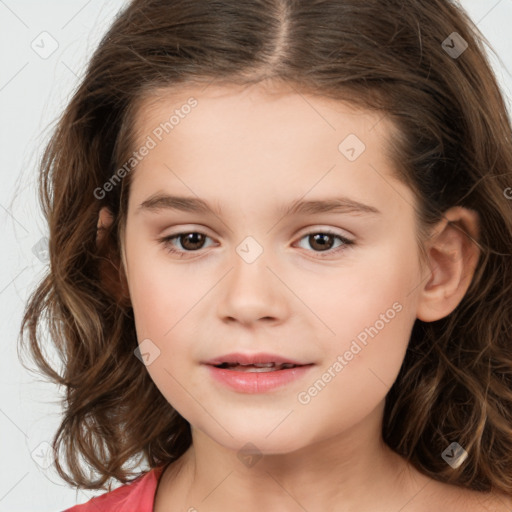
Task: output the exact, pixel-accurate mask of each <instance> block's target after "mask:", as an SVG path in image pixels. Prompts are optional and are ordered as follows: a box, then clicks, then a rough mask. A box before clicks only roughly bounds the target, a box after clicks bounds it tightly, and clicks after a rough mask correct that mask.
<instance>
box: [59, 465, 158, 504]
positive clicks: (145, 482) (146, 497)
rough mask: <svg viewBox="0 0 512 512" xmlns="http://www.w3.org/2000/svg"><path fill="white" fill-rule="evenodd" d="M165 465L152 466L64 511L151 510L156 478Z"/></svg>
mask: <svg viewBox="0 0 512 512" xmlns="http://www.w3.org/2000/svg"><path fill="white" fill-rule="evenodd" d="M164 468H165V466H160V467H158V468H153V469H152V470H150V471H148V472H147V473H144V474H143V475H141V476H139V477H138V478H136V479H135V480H134V481H133V482H130V483H129V484H125V485H121V486H120V487H117V488H116V489H114V490H112V491H110V492H106V493H104V494H101V495H100V496H96V497H94V498H92V499H90V500H89V501H87V502H86V503H82V504H81V505H75V506H74V507H71V508H68V509H66V510H65V511H64V512H107V511H108V512H132V511H133V510H137V511H138V512H152V510H153V503H154V500H155V492H156V488H157V485H158V480H159V478H160V476H161V474H162V472H163V470H164Z"/></svg>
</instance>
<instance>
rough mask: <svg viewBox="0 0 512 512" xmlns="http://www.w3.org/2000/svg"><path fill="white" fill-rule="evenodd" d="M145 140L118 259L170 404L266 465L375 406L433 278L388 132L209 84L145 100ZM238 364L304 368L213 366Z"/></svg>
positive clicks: (313, 103)
mask: <svg viewBox="0 0 512 512" xmlns="http://www.w3.org/2000/svg"><path fill="white" fill-rule="evenodd" d="M190 98H193V99H190ZM136 128H137V133H138V134H139V140H138V145H137V147H136V151H137V153H138V156H136V158H138V159H139V160H140V162H139V163H138V164H137V166H136V168H135V170H133V171H132V172H133V173H134V175H133V183H132V188H131V192H130V198H129V205H128V214H127V224H126V231H125V238H124V264H125V268H126V275H127V280H128V285H129V291H130V297H131V301H132V305H133V310H134V314H135V322H136V329H137V336H138V340H139V344H140V349H141V352H142V354H143V359H144V361H145V364H146V365H147V370H148V371H149V373H150V375H151V377H152V379H153V380H154V382H155V383H156V385H157V386H158V388H159V389H160V391H161V392H162V394H163V395H164V396H165V397H166V399H167V400H168V401H169V402H170V404H172V406H173V407H174V408H175V409H176V410H177V411H178V412H179V413H180V414H181V415H182V416H183V417H184V418H185V419H187V420H188V421H189V422H190V424H191V425H192V427H193V428H195V429H199V430H200V431H202V432H203V433H205V434H206V435H207V436H209V437H210V438H212V439H213V440H215V441H216V442H218V443H219V444H221V445H223V446H225V447H229V448H232V449H239V448H241V447H242V446H244V445H245V444H246V443H247V442H251V443H253V444H254V445H255V446H256V447H257V448H258V449H259V450H260V451H261V452H263V453H265V452H267V453H271V452H273V453H285V452H290V451H293V450H297V449H299V448H301V447H305V446H307V445H310V444H312V443H314V442H317V441H321V440H324V439H327V438H329V437H332V436H335V435H338V434H343V432H348V430H349V429H351V427H355V426H356V425H357V424H359V423H360V422H361V421H362V420H364V419H365V418H366V417H368V416H369V415H370V413H372V412H375V411H376V410H378V408H379V407H380V408H382V406H383V403H384V399H385V396H386V394H387V392H388V390H389V388H390V387H391V385H392V384H393V382H394V380H395V379H396V377H397V374H398V371H399V369H400V366H401V364H402V361H403V358H404V356H405V351H406V348H407V344H408V341H409V336H410V333H411V329H412V326H413V323H414V321H415V318H416V316H417V306H418V301H419V295H418V294H419V289H420V286H419V285H420V283H421V282H422V279H423V278H424V275H423V274H424V272H423V269H422V267H421V265H420V263H419V250H418V247H417V245H416V238H415V235H416V224H415V216H414V210H413V205H414V204H415V200H414V197H413V193H412V191H411V190H410V189H409V188H408V187H407V186H405V185H403V184H402V183H401V182H399V181H397V180H396V179H394V178H393V177H392V170H393V169H392V163H391V162H390V161H389V160H388V159H387V158H386V157H385V147H386V141H387V137H389V136H390V135H391V133H392V132H391V130H392V129H393V127H392V126H391V125H390V124H389V123H388V121H387V120H386V119H381V116H378V115H373V114H369V113H367V112H362V111H356V110H353V109H352V108H350V107H349V105H348V104H345V103H342V102H336V101H333V100H328V99H325V98H319V97H316V96H311V95H303V94H298V93H296V92H294V91H293V90H291V89H290V91H284V90H281V92H280V93H276V92H275V91H274V92H270V91H269V90H267V89H264V88H263V86H262V85H261V84H260V85H258V86H253V87H251V88H245V89H243V88H241V87H236V86H229V87H228V86H222V87H221V86H213V85H211V86H209V87H208V88H207V89H206V90H201V89H200V88H199V87H198V88H196V89H190V88H189V89H187V90H186V91H182V92H177V91H176V90H174V92H173V91H168V92H166V93H165V94H164V95H162V96H161V97H160V99H159V101H158V102H154V101H153V102H151V103H149V102H147V103H146V104H145V105H143V106H142V108H141V109H140V111H139V116H138V118H137V123H136ZM143 148H146V149H143ZM165 196H179V197H183V198H186V199H187V200H190V201H191V202H186V201H185V200H181V201H179V200H174V201H173V200H171V199H170V198H167V199H165ZM200 201H201V203H200ZM203 202H204V203H203ZM324 202H325V203H324ZM335 203H336V204H337V205H338V206H337V207H336V208H334V207H333V205H335ZM199 204H201V205H203V204H204V205H207V207H208V209H207V207H205V206H201V208H199V207H197V205H199ZM297 205H302V206H300V207H298V208H297V209H296V210H293V208H294V206H297ZM171 206H173V207H171ZM189 233H192V234H191V235H188V236H187V234H189ZM194 233H195V234H194ZM178 234H183V236H181V237H178V236H177V235H178ZM165 237H175V238H173V239H171V240H168V241H167V242H166V241H163V240H162V239H164V238H165ZM338 237H339V238H338ZM170 249H173V250H175V251H177V252H170ZM233 353H239V354H245V355H248V356H252V355H255V354H259V353H266V354H273V355H274V356H279V357H281V358H284V359H286V360H291V361H295V362H296V363H301V364H302V365H305V366H304V367H302V368H300V369H298V370H281V371H279V373H277V372H276V373H275V374H273V372H269V371H266V372H254V371H250V372H247V371H239V370H240V368H238V369H233V370H225V371H224V372H222V371H220V370H218V369H213V367H212V366H210V365H207V364H205V362H206V361H209V360H212V359H217V358H220V360H223V357H222V356H225V355H226V354H233ZM268 359H270V360H272V358H271V357H270V358H268ZM251 370H254V368H252V369H251ZM221 375H227V380H223V379H222V378H220V377H219V376H221ZM217 377H219V378H217ZM234 381H237V382H238V384H236V383H235V384H233V382H234ZM149 405H150V404H149Z"/></svg>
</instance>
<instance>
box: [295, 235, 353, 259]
mask: <svg viewBox="0 0 512 512" xmlns="http://www.w3.org/2000/svg"><path fill="white" fill-rule="evenodd" d="M302 240H307V243H308V244H309V246H310V247H311V248H312V249H313V252H317V253H326V255H330V254H334V253H337V252H338V251H342V250H344V249H346V247H347V246H349V245H352V244H353V243H354V242H353V241H352V240H349V239H347V238H345V237H343V236H341V235H338V234H336V233H331V232H329V231H319V232H316V233H308V234H307V235H305V236H303V237H302V238H301V241H302ZM336 240H339V242H340V243H339V244H338V245H337V246H336V247H334V244H335V242H336ZM333 247H334V248H333ZM310 252H311V251H310ZM322 256H323V254H322Z"/></svg>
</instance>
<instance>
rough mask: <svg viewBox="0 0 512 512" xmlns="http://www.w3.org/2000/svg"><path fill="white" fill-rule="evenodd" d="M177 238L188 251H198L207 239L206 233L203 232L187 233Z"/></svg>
mask: <svg viewBox="0 0 512 512" xmlns="http://www.w3.org/2000/svg"><path fill="white" fill-rule="evenodd" d="M176 238H178V240H180V241H181V246H182V247H183V248H184V249H185V250H187V251H197V250H198V249H201V248H202V245H203V244H204V241H205V238H206V237H205V235H203V234H202V233H195V232H194V233H185V234H181V235H178V236H177V237H176Z"/></svg>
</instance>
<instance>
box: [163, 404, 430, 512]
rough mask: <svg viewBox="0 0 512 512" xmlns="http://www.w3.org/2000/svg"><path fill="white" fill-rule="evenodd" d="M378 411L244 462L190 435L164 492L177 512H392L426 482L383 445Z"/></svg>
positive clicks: (196, 434)
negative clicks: (177, 504) (178, 503)
mask: <svg viewBox="0 0 512 512" xmlns="http://www.w3.org/2000/svg"><path fill="white" fill-rule="evenodd" d="M382 412H383V405H382V407H381V406H379V408H377V409H376V410H375V411H373V412H372V413H371V415H370V417H366V418H364V420H363V421H362V422H361V423H360V424H358V425H355V426H353V428H351V429H350V430H349V431H344V432H342V433H337V434H335V435H333V436H331V437H327V438H325V439H321V440H317V441H315V442H311V443H306V444H305V446H303V447H302V448H299V449H297V450H295V451H293V452H290V453H283V454H265V453H264V454H262V456H261V457H258V456H256V459H253V460H250V459H249V460H246V461H245V463H244V462H243V461H241V460H240V458H239V457H238V453H237V452H236V451H233V450H231V449H227V448H225V447H224V446H222V445H220V444H218V443H216V442H215V441H213V440H212V439H211V438H210V437H208V436H207V435H206V434H204V433H203V432H202V431H199V430H197V429H194V428H193V429H192V439H193V443H192V446H191V447H190V448H189V450H188V451H187V452H186V453H185V454H184V455H183V456H182V457H181V458H180V460H179V461H178V463H177V466H176V467H175V471H174V472H173V475H172V477H170V476H169V477H168V478H167V485H169V486H173V487H174V489H175V490H176V489H178V488H179V491H178V492H179V494H180V495H181V496H182V497H183V500H182V502H183V503H182V506H183V509H184V510H194V508H195V509H197V510H201V509H202V508H207V509H208V510H210V511H215V512H216V511H224V512H226V511H227V510H231V509H230V508H229V507H228V508H226V507H227V504H232V510H238V509H239V508H238V507H237V506H235V504H240V503H243V504H244V507H243V508H244V511H246V512H257V511H258V512H259V511H261V510H262V509H263V510H280V511H284V512H288V511H290V512H291V511H297V510H301V509H303V510H304V509H305V510H309V511H313V510H337V511H340V512H342V511H349V510H358V511H360V512H364V511H367V510H368V511H370V510H372V511H374V510H378V509H379V508H382V505H383V504H384V503H386V506H389V507H391V506H392V505H393V504H396V510H399V509H400V508H401V507H403V506H404V504H405V503H406V502H407V501H408V499H411V497H412V496H413V495H414V493H415V492H418V490H419V489H421V487H422V485H424V484H425V481H426V480H425V479H424V478H422V475H421V474H419V473H418V472H417V471H416V470H414V469H413V468H412V467H411V466H409V465H408V464H407V463H406V461H405V460H403V459H402V458H401V457H400V456H398V455H397V454H396V453H394V452H393V451H392V450H391V449H390V448H389V447H388V446H387V445H386V444H385V443H384V442H383V440H382V435H381V424H382V423H381V421H382ZM306 440H307V439H305V441H306ZM164 485H166V484H164ZM170 494H171V491H169V495H170ZM390 509H391V508H390Z"/></svg>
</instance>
